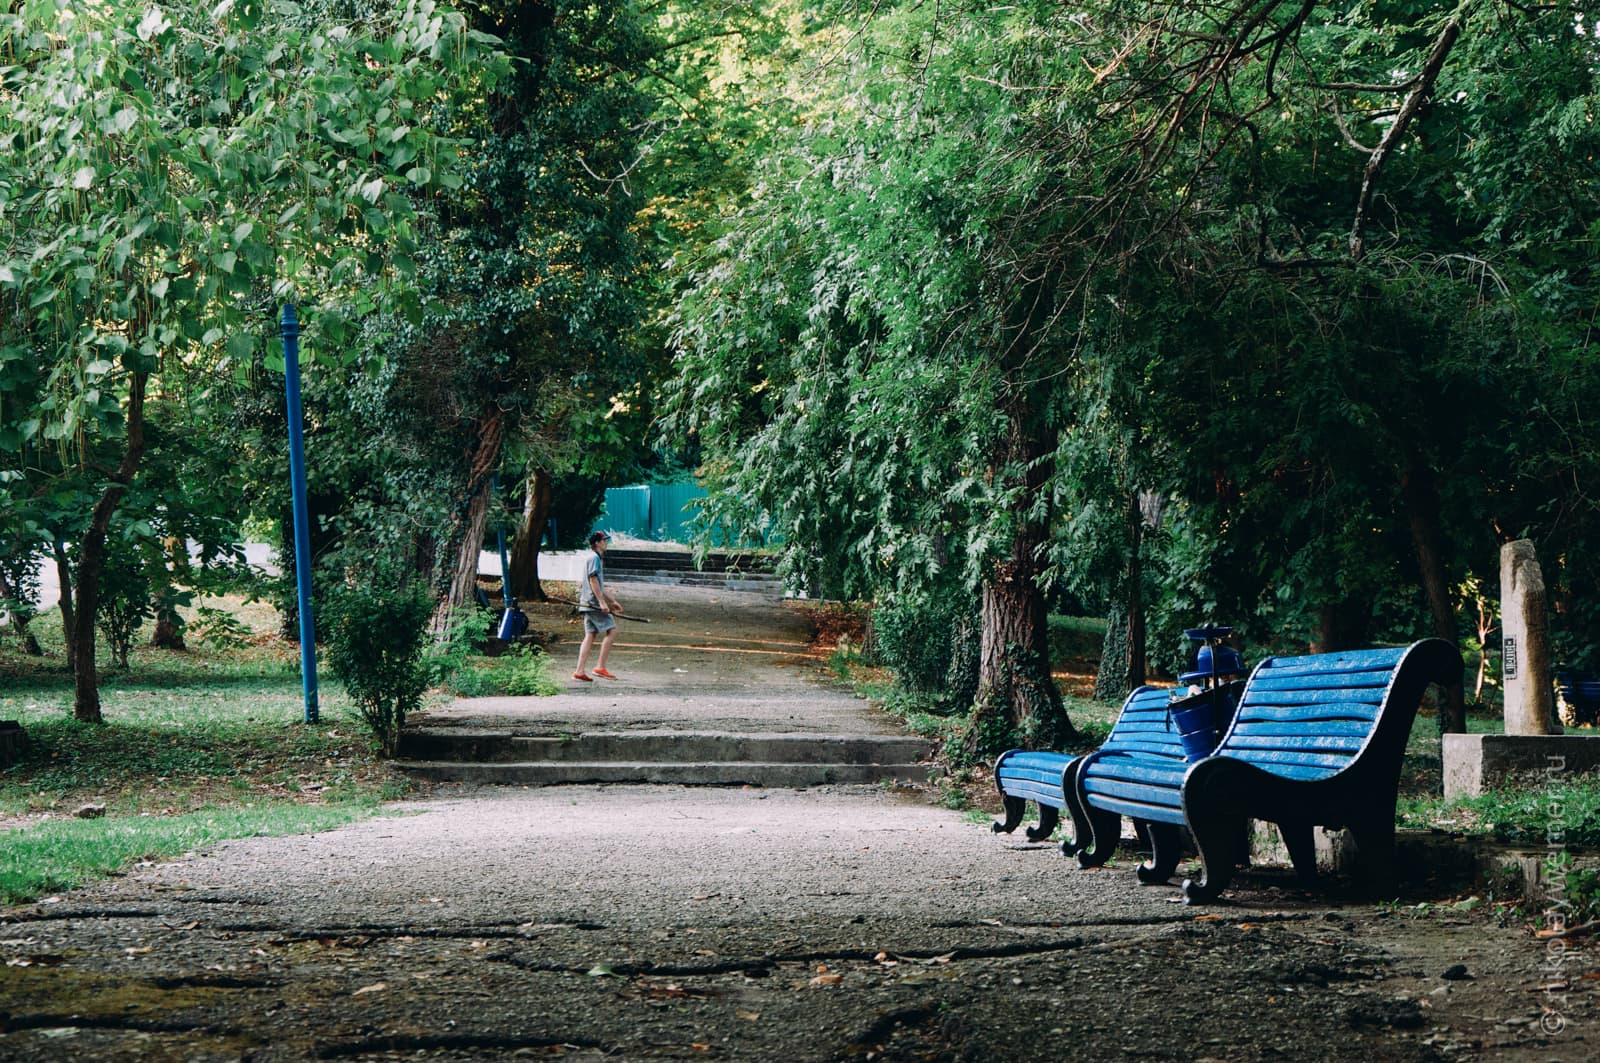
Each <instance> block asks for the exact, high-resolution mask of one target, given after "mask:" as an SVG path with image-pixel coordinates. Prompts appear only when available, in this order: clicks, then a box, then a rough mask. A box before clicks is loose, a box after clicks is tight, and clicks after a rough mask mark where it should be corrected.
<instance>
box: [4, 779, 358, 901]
mask: <svg viewBox="0 0 1600 1063" xmlns="http://www.w3.org/2000/svg"><path fill="white" fill-rule="evenodd" d="M377 808H378V806H377V804H376V802H370V801H369V802H361V803H345V804H339V805H323V806H314V805H299V804H294V803H292V802H281V801H275V802H269V803H267V804H265V805H244V806H238V807H232V808H203V809H199V810H196V811H194V812H187V813H183V814H181V815H173V816H141V817H108V818H106V819H59V820H50V821H47V822H45V823H41V824H39V825H38V826H35V827H29V828H26V829H22V830H11V831H4V832H0V904H19V903H24V902H27V901H31V900H36V899H37V898H39V897H43V896H45V895H46V894H50V893H57V892H60V891H63V890H70V889H73V888H75V887H77V886H80V885H82V884H83V883H85V882H87V881H90V880H92V879H95V878H100V877H103V876H105V875H110V874H114V873H116V872H117V871H119V870H121V869H122V868H124V867H127V866H128V865H130V864H132V863H135V862H137V861H140V860H152V859H159V858H163V857H170V856H176V855H179V854H181V853H185V852H188V851H190V850H193V849H197V848H200V847H202V846H206V845H210V844H212V843H214V842H219V841H223V840H225V839H228V838H249V837H265V836H272V835H280V834H302V833H307V832H311V831H319V830H327V829H328V828H330V827H339V826H343V825H345V824H346V823H350V822H353V821H355V820H357V819H360V818H362V817H364V816H369V815H372V814H373V813H375V812H376V811H377Z"/></svg>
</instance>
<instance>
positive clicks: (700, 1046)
mask: <svg viewBox="0 0 1600 1063" xmlns="http://www.w3.org/2000/svg"><path fill="white" fill-rule="evenodd" d="M689 1048H690V1049H691V1050H693V1051H695V1052H709V1051H711V1046H710V1045H708V1044H705V1043H703V1042H701V1041H695V1042H694V1043H692V1044H691V1045H689Z"/></svg>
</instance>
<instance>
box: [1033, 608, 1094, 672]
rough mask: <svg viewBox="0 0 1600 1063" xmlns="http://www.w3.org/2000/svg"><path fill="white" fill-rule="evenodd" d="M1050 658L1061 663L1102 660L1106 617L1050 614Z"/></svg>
mask: <svg viewBox="0 0 1600 1063" xmlns="http://www.w3.org/2000/svg"><path fill="white" fill-rule="evenodd" d="M1047 622H1048V624H1049V627H1050V635H1049V638H1050V660H1051V661H1053V662H1057V663H1061V662H1066V661H1072V660H1080V661H1094V662H1098V661H1099V660H1100V650H1101V648H1102V647H1103V646H1104V645H1105V639H1106V620H1105V617H1103V616H1102V617H1094V616H1062V615H1060V614H1058V613H1052V614H1050V616H1049V618H1048V621H1047Z"/></svg>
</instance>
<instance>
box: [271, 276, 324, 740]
mask: <svg viewBox="0 0 1600 1063" xmlns="http://www.w3.org/2000/svg"><path fill="white" fill-rule="evenodd" d="M280 324H281V326H282V333H283V386H284V392H285V395H286V397H287V399H288V413H289V493H290V495H291V497H292V498H293V501H294V582H295V588H296V590H298V592H299V595H300V683H301V686H302V687H303V689H304V690H305V703H306V723H316V722H318V720H319V719H321V714H320V713H319V712H318V711H317V638H316V626H315V625H314V624H313V623H312V622H311V527H310V523H309V516H308V513H307V507H306V445H305V436H304V431H303V426H302V414H301V412H300V321H299V319H298V318H296V317H295V316H294V306H293V305H292V304H289V303H285V304H284V307H283V320H282V322H280Z"/></svg>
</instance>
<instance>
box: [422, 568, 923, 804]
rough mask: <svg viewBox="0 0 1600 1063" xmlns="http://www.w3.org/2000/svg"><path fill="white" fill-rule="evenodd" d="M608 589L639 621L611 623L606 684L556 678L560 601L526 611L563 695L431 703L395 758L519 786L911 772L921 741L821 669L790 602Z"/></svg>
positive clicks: (568, 651) (663, 589)
mask: <svg viewBox="0 0 1600 1063" xmlns="http://www.w3.org/2000/svg"><path fill="white" fill-rule="evenodd" d="M614 589H615V590H616V592H617V594H618V595H619V597H620V598H621V599H622V601H623V604H624V606H625V607H626V609H627V610H628V613H629V615H640V616H644V617H645V618H647V620H648V622H647V623H644V622H633V621H626V620H624V621H622V622H621V623H622V630H621V632H620V633H619V634H618V636H617V642H616V644H615V645H614V647H613V651H612V652H613V655H612V658H611V671H613V672H615V673H617V674H618V675H619V678H618V679H617V680H615V681H611V680H605V679H599V678H597V679H596V680H595V681H594V682H592V683H583V682H580V681H578V680H576V679H573V678H571V673H572V670H573V667H574V665H575V663H576V657H577V644H578V642H579V640H580V639H581V637H582V631H581V629H580V628H579V626H578V621H577V620H576V618H574V617H572V616H570V615H568V613H569V612H570V611H564V610H550V609H542V610H535V611H534V615H533V623H534V625H535V626H536V627H546V628H548V627H555V628H557V630H558V633H559V634H560V635H561V636H562V641H561V642H559V643H557V644H556V645H555V646H553V647H552V648H551V651H550V652H551V658H552V661H553V668H552V671H553V672H554V673H555V674H556V675H557V676H558V677H559V681H560V683H561V684H562V688H563V692H562V693H561V694H558V695H556V696H554V697H544V698H472V699H461V700H458V701H456V702H455V703H453V704H451V705H448V706H445V707H443V708H439V709H434V710H431V711H430V712H428V713H427V714H425V715H424V716H421V717H419V718H417V720H415V721H414V725H413V726H412V727H411V728H410V729H409V733H408V734H407V736H406V741H405V743H404V745H403V746H402V749H401V753H402V756H403V757H405V758H407V760H408V764H407V768H408V770H410V771H411V772H412V773H413V774H416V775H419V776H422V777H424V778H428V779H432V780H435V781H450V782H498V783H514V784H522V783H526V784H532V785H542V784H548V783H555V782H560V783H573V782H674V783H691V784H701V785H705V784H711V785H729V784H750V785H758V786H811V785H818V784H823V783H876V782H879V781H883V780H889V781H897V782H924V781H926V780H927V778H928V774H929V770H930V768H931V763H930V762H931V759H932V754H933V748H932V743H931V742H928V741H926V740H922V739H917V738H915V737H913V736H908V735H906V734H905V733H904V731H903V729H901V728H900V727H898V726H897V725H896V724H895V723H894V722H893V721H891V720H889V719H888V718H886V717H885V716H883V714H881V713H879V712H875V711H873V710H872V709H870V708H869V707H868V705H867V703H866V702H865V701H863V700H861V699H858V698H855V697H852V696H851V694H850V692H849V691H848V690H847V689H845V688H843V687H841V686H839V685H837V684H832V683H826V682H824V681H823V675H824V673H823V671H822V668H821V663H822V662H820V661H818V660H816V659H815V658H813V657H811V656H809V655H808V651H809V648H810V641H811V625H810V621H809V620H808V619H807V617H806V614H805V613H804V612H802V611H801V610H800V609H799V608H798V607H797V606H796V603H793V602H785V601H784V600H783V599H781V598H779V597H777V596H776V595H775V594H762V593H753V592H745V591H729V590H725V589H722V588H706V587H692V586H673V585H661V584H652V583H621V582H619V583H616V584H615V587H614ZM589 663H590V666H591V667H593V665H594V663H595V658H594V657H591V659H590V662H589Z"/></svg>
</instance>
